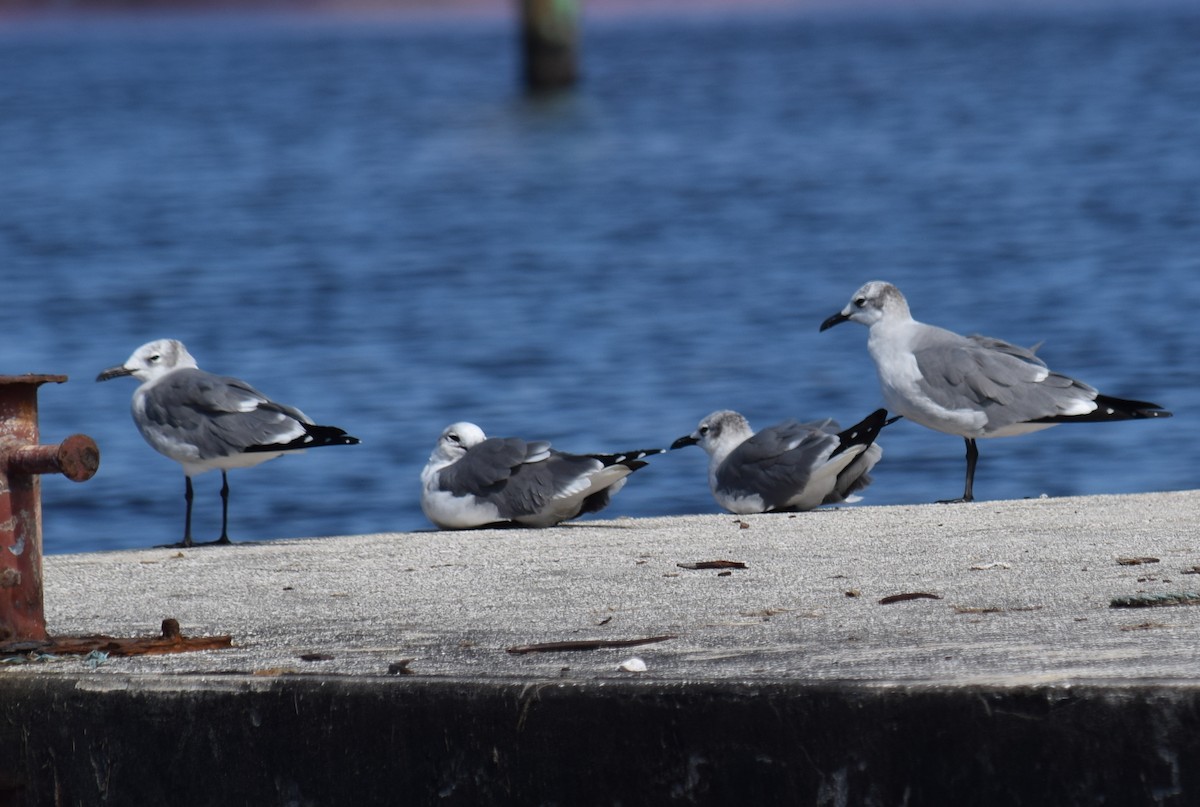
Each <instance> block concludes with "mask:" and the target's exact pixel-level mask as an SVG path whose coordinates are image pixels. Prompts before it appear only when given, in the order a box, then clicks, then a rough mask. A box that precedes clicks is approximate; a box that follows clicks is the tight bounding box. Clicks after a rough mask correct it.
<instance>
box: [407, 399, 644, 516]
mask: <svg viewBox="0 0 1200 807" xmlns="http://www.w3.org/2000/svg"><path fill="white" fill-rule="evenodd" d="M661 452H662V449H660V448H653V449H645V450H640V451H627V452H624V453H620V454H568V453H566V452H564V451H556V450H555V449H552V448H551V447H550V443H548V442H546V441H544V440H536V441H532V442H526V441H525V440H522V439H520V438H518V437H488V436H487V435H485V434H484V433H483V429H481V428H479V427H478V426H476V425H475V424H474V423H466V422H460V423H453V424H451V425H449V426H447V427H446V429H445V430H444V431H443V432H442V434H441V437H439V438H438V441H437V445H436V446H435V447H434V450H433V453H432V454H431V455H430V456H429V462H428V463H427V464H426V465H425V468H424V470H422V471H421V509H422V510H423V511H425V515H426V516H427V517H428V518H429V520H430V521H432V522H433V523H434V524H436V525H437V526H438V527H439V528H441V529H445V530H461V529H472V528H475V527H488V526H497V525H504V524H518V525H522V526H527V527H549V526H553V525H555V524H558V523H559V522H561V521H566V520H568V519H572V518H575V517H577V516H580V515H583V514H584V513H595V512H597V511H599V510H602V509H603V508H604V507H606V506H608V503H609V500H610V499H611V497H612V495H613V494H614V493H616V492H617V491H618V490H620V489H621V487H622V486H623V485H624V484H625V478H626V477H627V476H629V475H630V474H631V473H633V472H634V471H636V470H638V469H639V468H642V467H643V466H645V465H646V462H645V461H644V460H643V458H644V457H647V456H649V455H651V454H659V453H661Z"/></svg>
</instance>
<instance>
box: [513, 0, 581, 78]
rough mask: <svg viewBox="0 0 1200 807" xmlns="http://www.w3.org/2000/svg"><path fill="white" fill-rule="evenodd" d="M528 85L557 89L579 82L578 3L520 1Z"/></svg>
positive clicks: (561, 0) (565, 0) (569, 1)
mask: <svg viewBox="0 0 1200 807" xmlns="http://www.w3.org/2000/svg"><path fill="white" fill-rule="evenodd" d="M519 2H520V5H521V46H522V52H523V55H524V72H525V86H526V87H527V88H528V89H530V90H535V91H536V90H556V89H562V88H564V87H570V86H572V85H574V84H575V82H576V81H578V80H579V66H578V61H579V59H578V49H579V44H578V43H579V32H578V29H579V8H578V3H577V0H519Z"/></svg>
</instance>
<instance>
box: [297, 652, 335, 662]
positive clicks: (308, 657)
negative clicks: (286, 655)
mask: <svg viewBox="0 0 1200 807" xmlns="http://www.w3.org/2000/svg"><path fill="white" fill-rule="evenodd" d="M332 659H333V656H331V655H330V654H328V653H302V654H300V660H301V661H331V660H332Z"/></svg>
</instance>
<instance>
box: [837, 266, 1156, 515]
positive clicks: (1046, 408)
mask: <svg viewBox="0 0 1200 807" xmlns="http://www.w3.org/2000/svg"><path fill="white" fill-rule="evenodd" d="M848 320H849V321H853V322H859V323H862V324H863V325H866V326H867V327H868V328H870V336H869V338H868V340H867V349H868V350H869V351H870V353H871V358H872V359H873V360H874V361H875V369H876V371H877V372H878V373H879V383H880V386H881V387H882V388H883V397H884V400H885V401H886V402H887V405H888V408H889V409H891V410H892V411H894V412H897V413H899V414H901V415H903V416H904V417H906V418H908V419H909V420H914V421H916V422H917V423H920V424H921V425H922V426H926V427H928V428H930V429H934V430H935V431H940V432H945V433H946V434H957V435H959V436H960V437H962V438H963V439H964V440H966V443H967V481H966V486H965V487H964V489H963V495H962V498H961V499H953V500H949V501H955V502H958V501H963V502H969V501H972V500H973V499H974V491H973V485H974V481H975V463H976V461H977V460H978V459H979V449H978V448H977V447H976V445H975V441H976V440H977V439H979V438H981V437H1011V436H1014V435H1019V434H1027V433H1029V432H1033V431H1038V430H1040V429H1048V428H1050V427H1051V426H1054V425H1057V424H1059V423H1068V422H1081V423H1084V422H1093V421H1108V420H1130V419H1138V418H1162V417H1170V416H1171V413H1170V412H1167V411H1166V410H1164V409H1163V408H1162V407H1161V406H1159V405H1158V404H1152V403H1147V402H1145V401H1129V400H1123V399H1121V398H1112V397H1110V396H1108V395H1101V394H1100V393H1099V392H1097V391H1096V390H1095V389H1094V388H1092V387H1090V386H1088V385H1087V384H1085V383H1083V382H1082V381H1076V380H1075V379H1073V378H1069V377H1067V376H1065V375H1061V374H1060V373H1055V372H1051V371H1050V370H1049V369H1048V368H1047V367H1046V363H1045V362H1043V361H1042V360H1041V359H1039V358H1038V357H1037V356H1035V355H1034V353H1033V351H1032V350H1027V349H1026V348H1023V347H1018V346H1016V345H1013V344H1009V343H1008V342H1004V341H1001V340H1000V339H993V338H991V337H987V336H978V335H972V336H961V335H959V334H957V333H954V332H952V331H948V330H945V329H944V328H938V327H935V326H933V325H926V324H925V323H923V322H918V321H917V320H915V319H913V318H912V315H911V314H910V313H909V310H908V302H907V301H906V300H905V299H904V295H903V294H901V293H900V290H899V289H897V288H896V287H895V286H893V285H892V284H891V283H885V282H883V281H880V280H874V281H871V282H870V283H867V284H866V285H864V286H863V287H862V288H860V289H859V290H858V291H856V292H854V296H852V297H851V298H850V302H849V303H848V304H847V305H846V307H845V308H843V309H842V310H841V311H840V312H838V313H837V314H834V315H833V316H831V317H829V319H827V320H825V321H824V322H823V323H821V330H822V331H824V330H826V329H827V328H832V327H833V326H834V325H837V324H838V323H841V322H846V321H848Z"/></svg>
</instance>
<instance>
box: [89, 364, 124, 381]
mask: <svg viewBox="0 0 1200 807" xmlns="http://www.w3.org/2000/svg"><path fill="white" fill-rule="evenodd" d="M123 375H133V371H132V370H126V369H125V368H124V367H123V366H118V367H109V368H108V369H107V370H105V371H104V372H102V373H101V374H100V375H98V376H96V380H97V381H107V380H108V379H110V378H119V377H120V376H123Z"/></svg>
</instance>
